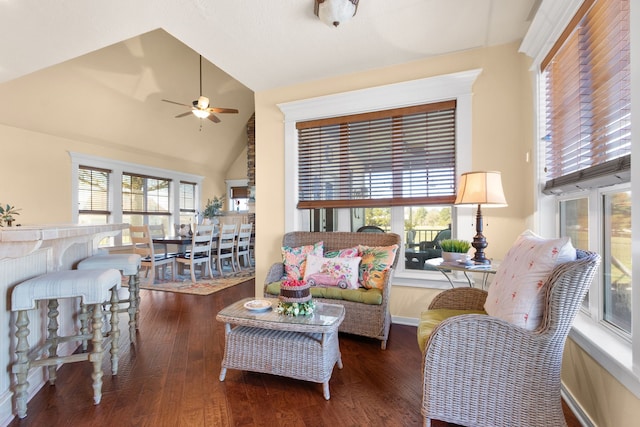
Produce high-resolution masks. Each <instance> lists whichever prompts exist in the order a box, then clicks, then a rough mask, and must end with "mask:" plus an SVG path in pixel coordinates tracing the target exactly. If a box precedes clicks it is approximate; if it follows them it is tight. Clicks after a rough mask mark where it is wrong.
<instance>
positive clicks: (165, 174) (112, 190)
mask: <svg viewBox="0 0 640 427" xmlns="http://www.w3.org/2000/svg"><path fill="white" fill-rule="evenodd" d="M69 156H70V157H71V213H72V221H73V222H74V223H77V222H78V168H79V167H80V165H84V166H89V167H96V168H102V169H109V170H111V174H110V175H109V209H110V210H111V216H110V218H109V221H110V222H111V223H114V224H118V223H121V222H122V185H120V183H121V182H122V174H123V172H131V173H138V174H143V175H149V176H155V177H159V178H167V179H171V184H170V185H171V187H170V194H171V195H172V196H171V203H172V206H171V212H172V221H173V222H176V220H177V219H179V218H180V198H179V197H178V191H179V190H180V189H179V184H180V181H186V182H194V183H195V184H196V185H197V188H198V190H197V193H198V194H196V198H197V200H196V206H200V200H202V198H201V194H200V193H201V191H202V180H203V179H204V177H202V176H200V175H193V174H188V173H184V172H179V171H174V170H170V169H161V168H155V167H151V166H146V165H141V164H137V163H130V162H123V161H120V160H113V159H107V158H105V157H98V156H92V155H89V154H83V153H76V152H72V151H69ZM117 240H119V239H116V245H117V244H118V241H117Z"/></svg>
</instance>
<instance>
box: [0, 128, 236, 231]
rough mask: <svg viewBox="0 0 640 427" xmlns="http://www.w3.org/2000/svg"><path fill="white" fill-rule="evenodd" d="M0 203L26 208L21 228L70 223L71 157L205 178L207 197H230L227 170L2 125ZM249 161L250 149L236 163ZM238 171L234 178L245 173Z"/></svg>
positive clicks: (144, 149) (150, 150)
mask: <svg viewBox="0 0 640 427" xmlns="http://www.w3.org/2000/svg"><path fill="white" fill-rule="evenodd" d="M0 141H2V146H1V147H2V148H1V151H0V183H1V184H0V203H5V204H6V203H10V204H12V205H15V206H17V207H19V208H21V209H22V210H21V212H20V216H18V217H16V219H17V223H20V224H25V225H28V224H43V223H69V222H71V218H72V206H71V158H70V156H69V152H79V153H83V154H89V155H95V156H101V157H105V158H109V159H114V160H122V161H127V162H131V163H138V164H143V165H148V166H153V167H158V168H164V169H171V170H176V171H181V172H186V173H192V174H196V175H201V176H204V177H205V179H204V180H203V183H202V194H203V197H204V198H205V199H206V197H207V195H208V194H209V195H212V194H218V195H219V194H224V193H225V192H226V185H225V179H227V178H228V177H227V175H226V173H227V166H226V165H216V164H214V163H210V164H207V165H203V164H201V163H192V162H189V161H185V160H180V159H176V158H171V157H169V156H166V155H161V154H157V153H156V152H154V146H153V142H152V141H149V142H147V145H146V146H144V145H143V144H138V145H135V146H126V145H122V144H113V145H109V144H95V143H94V142H82V141H74V140H71V139H65V138H58V137H54V136H50V135H45V134H42V133H38V132H33V131H30V130H26V129H18V128H14V127H9V126H4V125H0ZM241 160H242V161H244V164H245V172H244V174H245V177H246V150H245V151H244V152H243V153H241V154H240V156H239V157H238V159H237V160H236V161H234V165H235V164H240V162H241ZM239 169H240V167H239V166H236V167H235V169H234V173H239V172H238V170H239Z"/></svg>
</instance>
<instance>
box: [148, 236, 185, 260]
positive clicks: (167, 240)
mask: <svg viewBox="0 0 640 427" xmlns="http://www.w3.org/2000/svg"><path fill="white" fill-rule="evenodd" d="M191 240H192V239H191V236H174V237H154V238H153V239H151V241H152V242H153V243H154V245H156V244H157V245H163V246H164V256H165V257H166V256H167V255H168V254H169V245H176V246H178V247H179V250H178V253H180V254H184V253H186V252H187V247H188V246H190V245H191Z"/></svg>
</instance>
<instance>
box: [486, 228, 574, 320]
mask: <svg viewBox="0 0 640 427" xmlns="http://www.w3.org/2000/svg"><path fill="white" fill-rule="evenodd" d="M575 259H576V250H575V248H574V247H573V245H572V244H571V239H570V238H569V237H563V238H560V239H545V238H542V237H540V236H538V235H536V234H534V233H533V232H531V231H530V230H527V231H525V232H524V233H522V234H521V235H520V236H519V237H518V239H517V240H516V242H515V243H514V244H513V246H512V247H511V249H509V252H507V255H506V256H505V258H504V260H503V261H502V263H500V265H499V266H498V270H497V272H496V275H495V278H494V280H493V282H492V283H491V286H490V287H489V291H488V295H487V300H486V302H485V305H484V309H485V310H486V312H487V313H488V314H489V315H491V316H495V317H497V318H499V319H502V320H505V321H507V322H511V323H513V324H515V325H517V326H520V327H522V328H525V329H528V330H534V329H536V328H538V326H539V325H540V322H541V321H542V315H543V309H544V304H543V302H544V289H543V285H544V284H545V281H546V280H547V277H548V276H549V274H550V273H551V271H552V270H553V269H554V267H555V266H556V265H558V264H560V263H564V262H568V261H575Z"/></svg>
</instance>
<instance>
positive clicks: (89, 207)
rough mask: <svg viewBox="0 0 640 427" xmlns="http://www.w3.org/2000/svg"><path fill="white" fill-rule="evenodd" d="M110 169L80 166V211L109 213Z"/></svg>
mask: <svg viewBox="0 0 640 427" xmlns="http://www.w3.org/2000/svg"><path fill="white" fill-rule="evenodd" d="M110 173H111V171H110V170H109V169H100V168H94V167H90V166H82V165H80V167H79V168H78V204H79V206H78V212H79V213H80V214H105V215H109V214H111V212H110V211H109V174H110Z"/></svg>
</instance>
